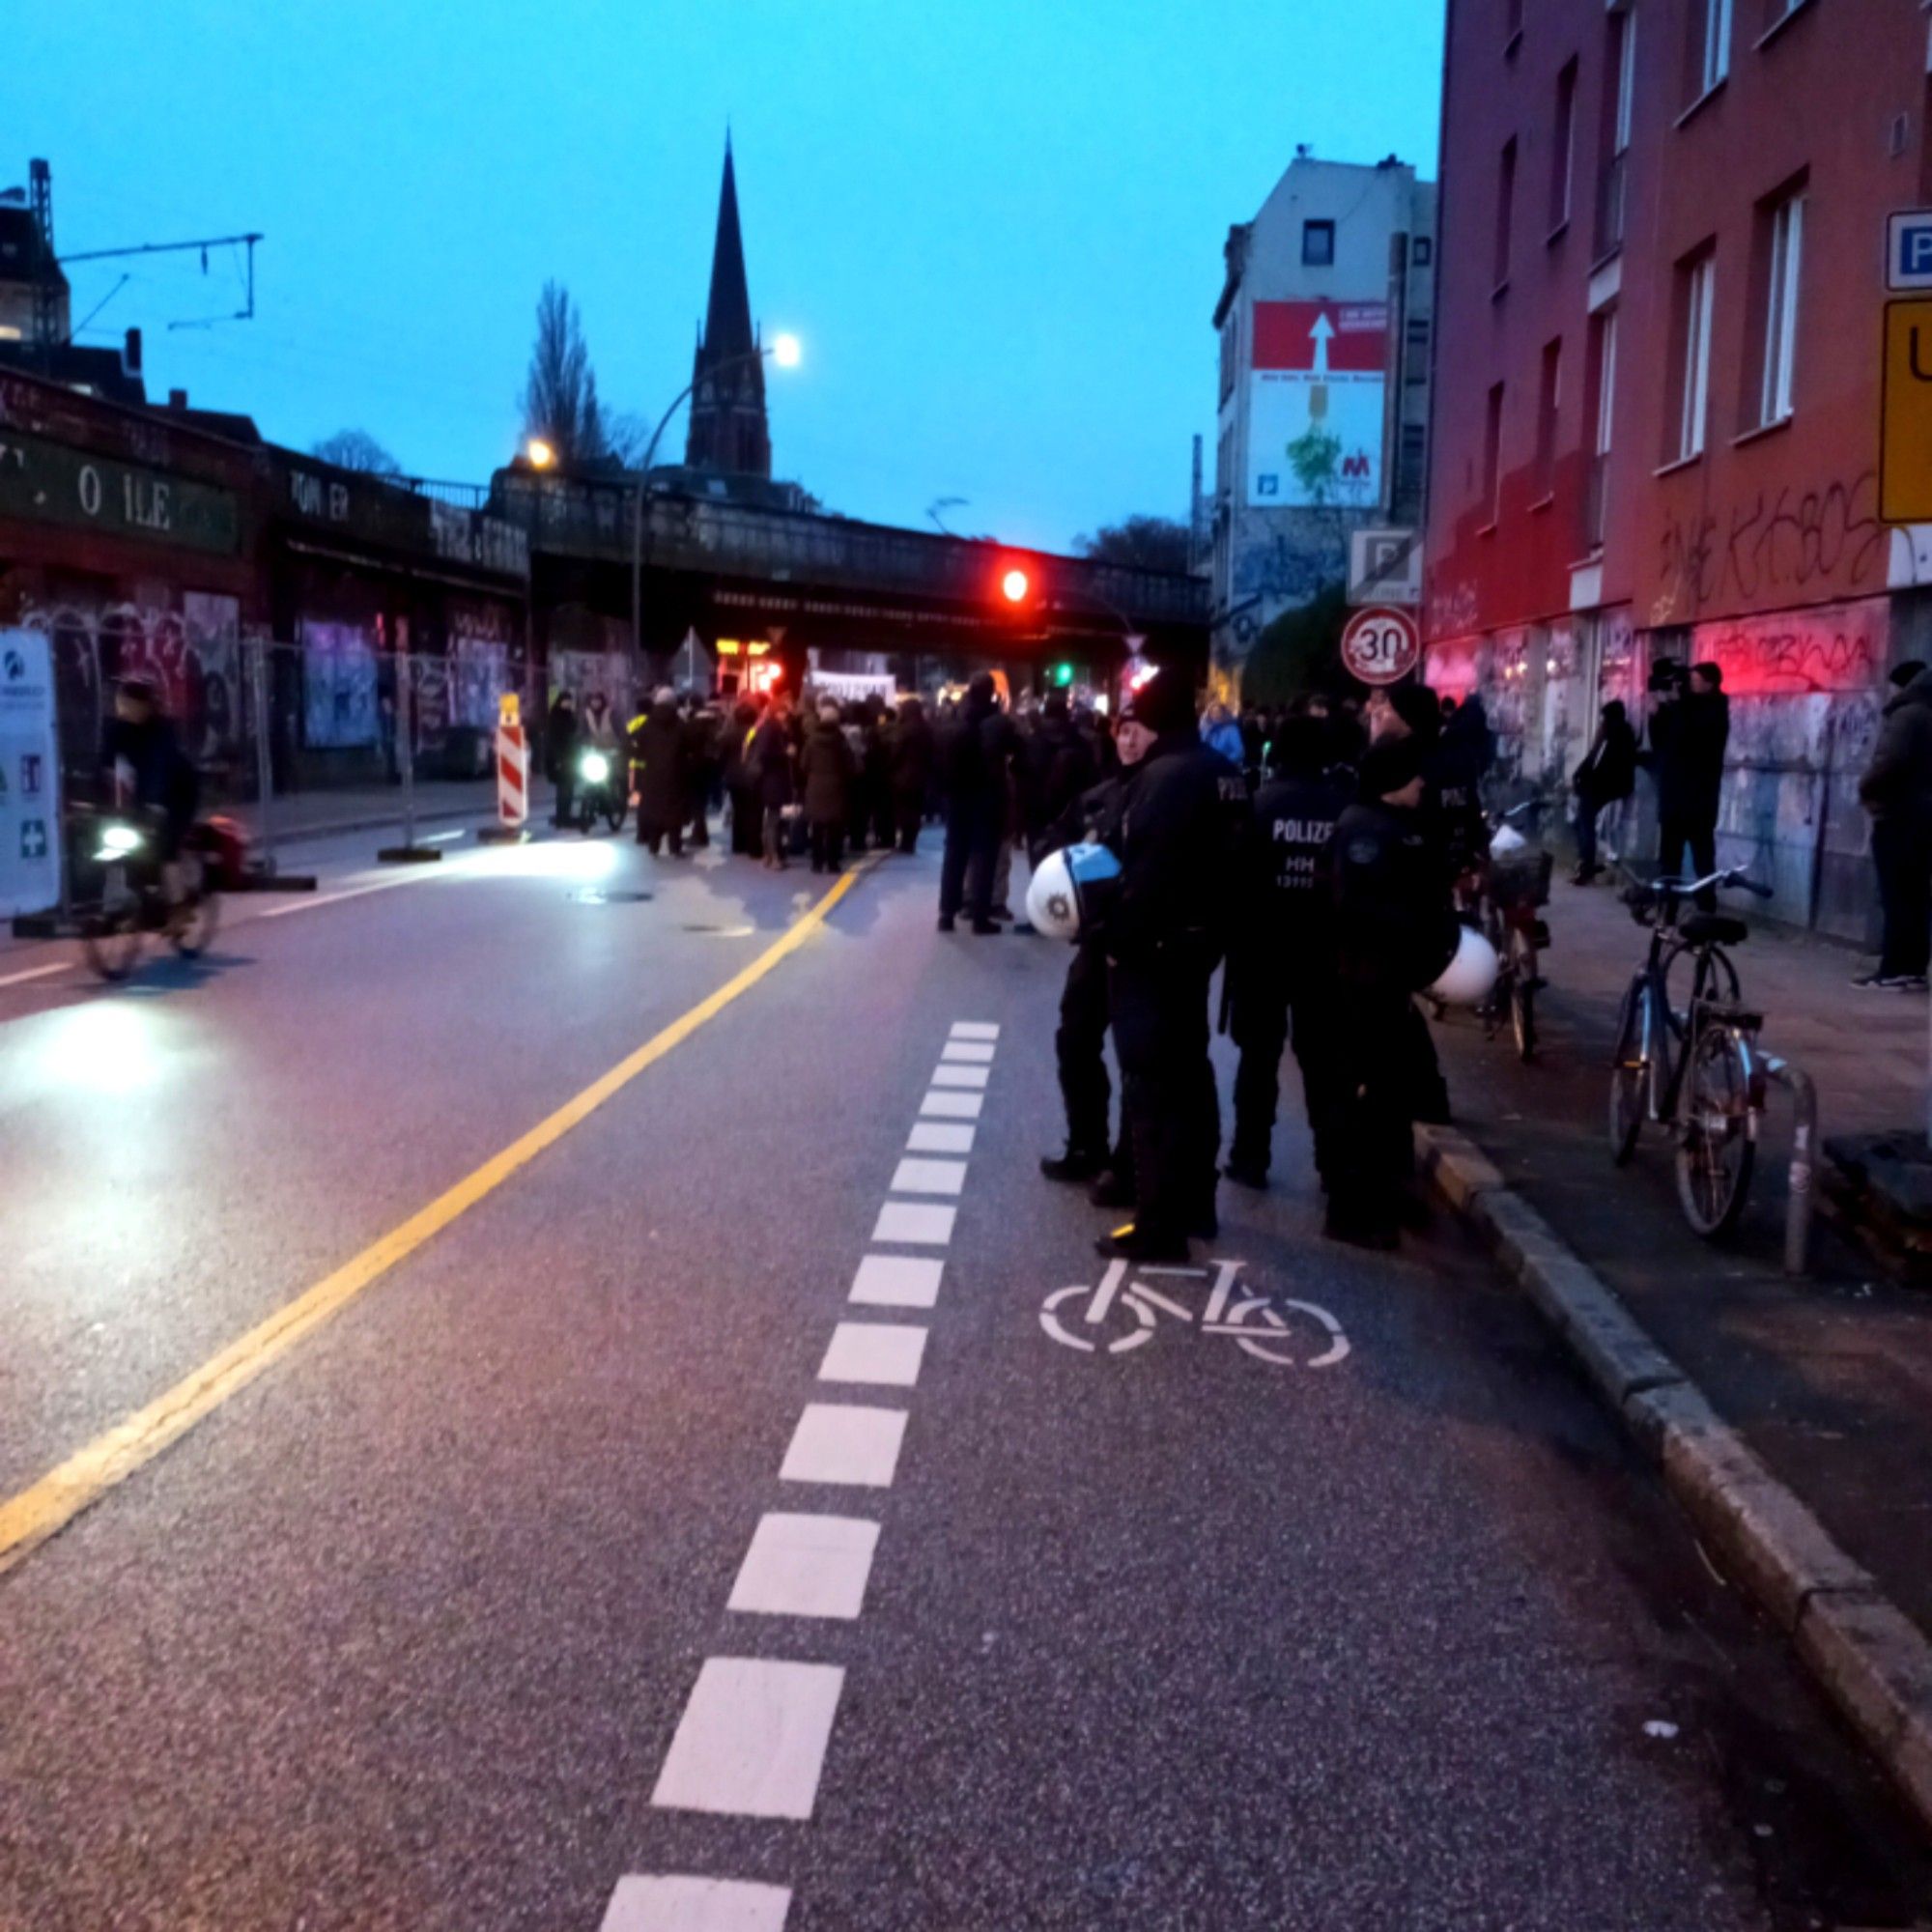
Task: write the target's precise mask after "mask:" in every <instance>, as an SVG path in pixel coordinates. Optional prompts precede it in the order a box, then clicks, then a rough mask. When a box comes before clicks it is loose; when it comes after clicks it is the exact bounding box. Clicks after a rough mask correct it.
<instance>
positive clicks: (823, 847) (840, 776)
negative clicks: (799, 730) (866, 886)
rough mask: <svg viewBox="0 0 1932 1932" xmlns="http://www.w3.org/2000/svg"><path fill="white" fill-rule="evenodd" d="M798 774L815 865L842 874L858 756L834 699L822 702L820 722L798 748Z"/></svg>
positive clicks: (812, 861) (812, 867)
mask: <svg viewBox="0 0 1932 1932" xmlns="http://www.w3.org/2000/svg"><path fill="white" fill-rule="evenodd" d="M798 774H799V783H800V786H801V788H802V789H803V791H804V793H805V822H806V824H807V825H808V826H809V827H810V832H811V869H812V870H813V871H814V872H837V871H838V869H839V868H840V867H841V866H842V865H843V863H844V859H845V833H846V828H847V826H848V825H849V824H850V822H851V816H852V794H853V792H854V791H855V790H856V789H857V786H858V781H859V760H858V757H857V755H856V753H854V752H853V750H852V741H851V739H850V738H849V737H847V735H846V731H845V726H844V725H843V724H842V723H841V722H840V721H839V717H838V704H837V703H836V702H835V701H834V700H833V699H831V698H829V697H828V698H826V699H825V701H824V702H823V703H822V704H820V705H819V707H818V719H817V722H816V723H815V724H814V725H812V726H811V728H810V730H809V731H808V732H807V733H806V737H805V743H804V744H803V745H802V746H801V747H800V748H799V753H798Z"/></svg>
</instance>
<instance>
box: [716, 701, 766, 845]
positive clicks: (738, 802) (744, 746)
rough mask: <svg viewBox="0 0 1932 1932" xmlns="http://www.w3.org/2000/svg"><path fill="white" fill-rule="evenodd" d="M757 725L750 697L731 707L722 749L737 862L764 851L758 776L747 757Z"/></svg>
mask: <svg viewBox="0 0 1932 1932" xmlns="http://www.w3.org/2000/svg"><path fill="white" fill-rule="evenodd" d="M757 725H758V707H757V706H756V705H755V704H753V703H752V702H751V700H750V699H749V698H742V697H741V698H740V699H739V700H738V702H737V703H736V704H734V705H733V706H732V707H731V716H730V718H729V719H728V720H727V721H726V722H725V731H724V742H723V744H722V745H721V747H720V764H721V767H722V772H723V776H724V781H725V797H726V798H727V799H728V800H729V801H730V804H731V855H732V857H733V858H736V859H755V858H756V857H757V856H758V854H759V853H760V852H761V851H763V850H764V829H763V826H762V825H761V823H760V820H761V819H762V817H763V815H764V814H763V810H762V808H761V807H760V806H759V804H758V775H757V773H756V772H755V771H753V769H752V765H751V761H750V759H749V758H747V756H746V755H745V754H746V752H747V750H748V749H749V747H750V745H751V742H752V733H753V731H754V730H756V729H757Z"/></svg>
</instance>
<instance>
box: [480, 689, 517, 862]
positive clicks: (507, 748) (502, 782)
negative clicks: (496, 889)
mask: <svg viewBox="0 0 1932 1932" xmlns="http://www.w3.org/2000/svg"><path fill="white" fill-rule="evenodd" d="M497 704H498V706H499V715H498V718H497V822H496V824H495V825H486V826H484V827H483V829H482V830H481V831H480V832H478V833H477V835H476V836H477V838H482V839H486V840H490V841H492V842H495V843H505V842H509V841H512V840H515V839H520V838H524V837H525V836H526V833H525V827H526V825H527V824H528V822H529V816H530V746H529V740H528V739H527V738H526V736H525V734H524V721H523V711H522V706H521V703H520V701H519V699H518V697H517V694H516V693H515V692H514V691H506V692H505V693H504V694H503V696H501V697H500V698H498V699H497Z"/></svg>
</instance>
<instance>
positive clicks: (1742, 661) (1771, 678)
mask: <svg viewBox="0 0 1932 1932" xmlns="http://www.w3.org/2000/svg"><path fill="white" fill-rule="evenodd" d="M1888 630H1889V618H1888V615H1887V611H1886V606H1885V604H1884V601H1883V600H1882V599H1876V598H1874V599H1870V600H1867V601H1865V602H1862V603H1857V604H1823V605H1819V606H1818V607H1816V608H1815V609H1813V610H1808V611H1778V612H1776V614H1775V615H1773V616H1769V617H1741V618H1738V619H1736V620H1735V621H1731V622H1726V623H1716V624H1699V625H1698V626H1697V627H1696V629H1695V630H1694V631H1692V632H1691V634H1690V636H1691V648H1690V655H1691V658H1692V660H1693V661H1695V660H1697V659H1703V658H1708V659H1709V660H1710V661H1711V662H1712V663H1714V664H1718V665H1721V666H1722V667H1723V671H1724V688H1725V690H1726V691H1728V692H1730V694H1731V695H1732V696H1734V697H1775V696H1801V695H1807V694H1833V693H1839V692H1854V691H1867V690H1870V689H1871V688H1873V687H1874V686H1875V685H1877V684H1878V682H1879V681H1880V679H1881V677H1882V676H1883V674H1884V670H1885V661H1886V650H1887V637H1888Z"/></svg>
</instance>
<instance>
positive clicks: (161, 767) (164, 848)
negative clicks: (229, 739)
mask: <svg viewBox="0 0 1932 1932" xmlns="http://www.w3.org/2000/svg"><path fill="white" fill-rule="evenodd" d="M100 774H101V781H102V791H103V793H104V794H105V796H106V798H107V799H108V801H109V802H110V803H112V804H115V805H118V806H120V807H121V808H122V809H124V810H128V811H129V812H132V813H134V814H136V815H137V816H138V817H140V818H141V819H142V820H143V821H144V822H145V825H146V827H147V829H148V830H149V831H150V832H151V833H152V835H153V837H154V839H155V848H154V849H155V859H156V863H157V864H158V866H159V868H160V882H161V892H162V895H163V896H164V897H165V899H166V901H167V904H168V907H169V909H170V911H172V910H173V909H174V908H176V907H178V906H179V905H180V904H181V902H182V898H183V887H182V867H181V853H182V843H183V841H184V840H185V838H186V837H187V834H188V828H189V827H190V826H192V825H193V823H194V815H195V810H196V809H197V807H198V806H199V804H200V792H201V781H200V778H199V775H198V774H197V773H196V771H195V768H194V766H193V764H192V763H191V762H190V760H189V759H188V756H187V754H186V753H185V752H184V751H183V750H182V748H181V740H180V739H179V738H177V737H176V735H175V727H174V725H173V723H172V721H171V720H170V719H169V718H168V716H167V713H166V712H165V711H163V710H162V709H161V704H160V697H159V695H158V694H157V693H156V690H155V687H154V686H153V685H152V684H151V683H150V682H149V681H148V680H147V679H146V678H144V677H139V676H132V677H124V678H122V679H121V680H120V682H119V684H118V685H116V687H115V691H114V715H113V717H112V718H110V719H109V720H108V721H107V726H106V729H105V730H104V731H103V732H102V733H101V741H100Z"/></svg>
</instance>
